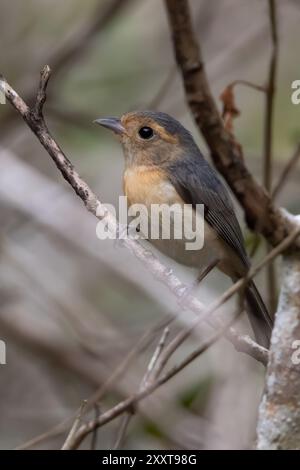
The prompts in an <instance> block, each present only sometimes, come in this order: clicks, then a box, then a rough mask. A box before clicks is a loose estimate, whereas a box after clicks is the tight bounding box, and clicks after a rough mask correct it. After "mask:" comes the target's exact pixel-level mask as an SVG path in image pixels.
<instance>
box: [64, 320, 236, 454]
mask: <svg viewBox="0 0 300 470" xmlns="http://www.w3.org/2000/svg"><path fill="white" fill-rule="evenodd" d="M232 321H233V319H231V320H230V323H228V325H227V326H226V327H225V329H227V328H228V327H229V326H230V324H231V323H232ZM225 329H220V330H219V331H216V332H215V333H214V334H213V335H211V337H210V338H208V339H207V340H205V341H204V342H203V343H202V344H201V345H200V346H199V347H198V348H196V349H195V350H194V351H193V352H192V353H190V354H189V355H188V356H187V357H186V358H185V359H184V360H183V361H182V362H180V363H179V364H178V365H177V366H174V367H173V368H172V369H170V370H169V371H168V372H166V373H165V374H164V375H163V376H162V377H161V378H159V379H157V380H156V381H154V382H153V381H152V382H150V383H148V386H147V387H145V388H143V389H142V390H139V392H137V393H136V394H134V395H132V396H131V397H129V398H127V399H126V400H123V401H122V402H120V403H118V404H117V405H116V406H114V407H113V408H111V409H110V410H108V411H106V412H105V413H103V414H102V415H101V416H100V417H99V419H98V420H94V421H90V422H89V423H86V424H84V425H82V426H81V428H80V429H79V430H78V432H77V436H76V437H75V439H74V441H73V443H72V445H71V446H70V450H71V449H77V448H78V447H79V445H80V444H81V442H82V441H83V439H84V438H85V437H86V436H87V435H88V434H89V433H90V432H92V431H93V430H94V429H95V428H96V427H100V426H103V425H104V424H107V423H108V422H110V421H112V420H113V419H115V418H116V417H117V416H120V415H121V414H122V413H124V411H126V410H128V409H130V408H132V407H133V406H136V404H137V403H138V402H140V401H141V400H142V399H144V398H146V397H147V396H148V395H150V394H151V393H153V392H154V391H155V390H156V389H157V388H159V387H161V386H162V385H163V384H164V383H166V382H167V381H169V380H170V379H172V378H173V377H174V376H175V375H177V374H178V373H179V372H181V371H182V370H183V369H184V368H185V367H187V366H188V365H189V364H190V363H191V362H193V361H194V360H195V359H196V358H198V357H199V356H200V355H201V354H203V353H204V352H205V351H206V350H207V349H208V348H209V347H210V346H212V344H214V343H215V342H216V341H217V340H218V339H219V338H220V337H221V336H222V335H223V334H224V331H225Z"/></svg>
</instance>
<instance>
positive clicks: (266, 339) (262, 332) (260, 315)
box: [245, 281, 273, 348]
mask: <svg viewBox="0 0 300 470" xmlns="http://www.w3.org/2000/svg"><path fill="white" fill-rule="evenodd" d="M245 298H246V302H247V307H248V308H247V310H248V318H249V321H250V324H251V326H252V329H253V332H254V335H255V339H256V341H257V342H258V343H259V344H260V345H261V346H264V347H265V348H269V345H270V339H271V333H272V328H273V320H272V318H271V317H270V314H269V312H268V310H267V308H266V306H265V304H264V302H263V300H262V298H261V296H260V293H259V292H258V290H257V288H256V286H255V284H254V282H253V281H251V282H250V283H249V284H248V286H247V288H246V290H245Z"/></svg>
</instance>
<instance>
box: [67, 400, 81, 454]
mask: <svg viewBox="0 0 300 470" xmlns="http://www.w3.org/2000/svg"><path fill="white" fill-rule="evenodd" d="M86 403H87V402H86V400H83V402H82V403H81V405H80V408H79V410H78V413H77V416H76V418H75V421H74V423H73V425H72V427H71V429H70V432H69V434H68V435H67V438H66V440H65V442H64V444H63V446H62V448H61V450H66V449H68V447H69V446H70V443H71V442H72V441H73V439H74V437H75V436H76V433H77V430H78V428H79V426H80V424H81V418H82V415H83V411H84V408H85V406H86Z"/></svg>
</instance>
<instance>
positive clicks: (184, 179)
mask: <svg viewBox="0 0 300 470" xmlns="http://www.w3.org/2000/svg"><path fill="white" fill-rule="evenodd" d="M166 172H167V175H168V178H169V180H170V181H171V182H172V184H173V185H174V187H175V188H176V191H177V192H178V194H179V195H180V196H181V197H182V199H183V200H184V202H185V203H186V204H192V205H193V206H196V204H204V216H205V220H206V221H207V222H208V223H209V224H210V225H211V226H212V227H213V228H214V229H215V230H216V231H217V233H218V234H219V235H220V237H221V238H222V239H223V240H224V241H225V242H226V243H227V244H228V245H229V246H230V247H231V248H232V249H233V250H234V251H235V252H236V253H237V254H238V255H239V257H240V258H241V260H242V261H243V263H244V264H245V266H247V267H248V266H249V260H248V257H247V254H246V251H245V247H244V240H243V235H242V232H241V228H240V226H239V223H238V220H237V218H236V215H235V212H234V209H233V204H232V201H231V198H230V196H229V194H228V191H227V189H226V188H225V186H224V184H223V183H222V181H221V180H220V179H219V178H218V175H217V173H216V171H215V170H214V169H213V168H212V167H211V166H210V165H209V163H208V162H207V161H206V160H205V159H204V157H203V156H202V155H201V153H200V151H199V155H196V156H193V157H191V158H190V157H188V158H187V159H184V160H178V161H175V162H171V163H170V164H168V165H167V167H166Z"/></svg>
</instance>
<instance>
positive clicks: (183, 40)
mask: <svg viewBox="0 0 300 470" xmlns="http://www.w3.org/2000/svg"><path fill="white" fill-rule="evenodd" d="M165 5H166V9H167V13H168V18H169V24H170V28H171V31H172V38H173V46H174V50H175V55H176V60H177V64H178V66H179V69H180V70H181V73H182V77H183V84H184V88H185V92H186V99H187V102H188V105H189V107H190V109H191V112H192V114H193V116H194V119H195V121H196V123H197V125H198V127H199V129H200V130H201V132H202V134H203V136H204V138H205V140H206V142H207V144H208V147H209V149H210V152H211V157H212V159H213V161H214V163H215V165H216V167H217V169H218V170H219V171H220V173H222V175H223V176H224V178H225V179H226V181H227V182H228V184H229V186H230V187H231V189H232V190H233V192H234V194H235V195H236V197H237V199H238V200H239V202H240V204H241V205H242V207H243V209H244V212H245V215H246V219H247V222H248V225H249V226H250V228H252V229H255V228H256V227H257V228H258V229H259V230H260V232H261V233H262V234H263V235H264V236H265V237H266V238H267V239H268V241H269V242H270V243H271V244H272V245H276V244H278V243H279V242H280V241H282V240H283V239H284V238H285V237H286V235H287V234H288V233H290V232H291V231H292V230H293V223H292V220H290V219H289V217H288V216H287V215H286V214H285V213H284V211H282V210H281V209H279V208H277V207H275V205H274V204H273V202H272V201H271V199H270V197H269V195H268V194H267V192H266V191H265V189H264V188H263V187H261V186H260V185H259V184H258V183H257V182H256V181H255V179H254V178H253V176H252V175H251V174H250V172H249V171H248V169H247V167H246V165H245V162H244V161H243V154H242V148H241V146H240V145H239V144H238V143H237V142H236V140H235V139H234V138H233V136H232V135H231V134H230V133H229V132H228V131H226V129H225V128H224V125H223V122H222V119H221V116H220V114H219V111H218V109H217V106H216V103H215V100H214V98H213V96H212V94H211V91H210V87H209V84H208V80H207V76H206V72H205V67H204V62H203V59H202V54H201V49H200V47H199V45H198V42H197V39H196V36H195V34H194V32H193V28H192V22H191V16H190V11H189V5H188V2H187V1H186V0H165ZM266 208H267V211H266ZM259 224H260V225H259ZM295 243H297V247H298V248H299V246H300V242H299V241H297V242H295Z"/></svg>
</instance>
